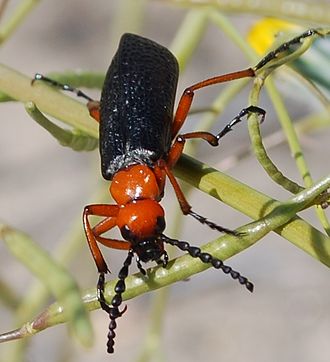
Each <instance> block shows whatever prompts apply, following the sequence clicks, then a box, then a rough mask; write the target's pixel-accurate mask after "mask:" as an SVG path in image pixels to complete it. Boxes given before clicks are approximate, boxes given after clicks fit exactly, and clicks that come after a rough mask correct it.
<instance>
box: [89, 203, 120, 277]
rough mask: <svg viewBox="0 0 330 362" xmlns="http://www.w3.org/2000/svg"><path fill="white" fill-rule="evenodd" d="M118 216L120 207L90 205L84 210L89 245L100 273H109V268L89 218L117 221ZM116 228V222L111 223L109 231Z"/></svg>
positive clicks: (103, 230)
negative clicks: (105, 218) (109, 218)
mask: <svg viewBox="0 0 330 362" xmlns="http://www.w3.org/2000/svg"><path fill="white" fill-rule="evenodd" d="M117 214H118V206H117V205H104V204H99V205H88V206H86V207H85V209H84V213H83V224H84V229H85V234H86V237H87V241H88V245H89V248H90V250H91V253H92V255H93V258H94V261H95V264H96V266H97V270H98V271H99V273H107V272H108V271H109V269H108V266H107V264H106V262H105V260H104V258H103V255H102V253H101V251H100V248H99V247H98V245H97V240H96V237H95V234H94V232H93V230H92V228H91V226H90V223H89V220H88V216H90V215H95V216H105V217H111V218H113V219H116V216H117ZM114 226H115V222H111V223H109V224H108V227H109V228H108V230H110V229H111V228H112V227H114ZM105 231H107V230H106V229H105V228H103V229H102V232H105Z"/></svg>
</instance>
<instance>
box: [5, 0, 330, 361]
mask: <svg viewBox="0 0 330 362" xmlns="http://www.w3.org/2000/svg"><path fill="white" fill-rule="evenodd" d="M18 3H19V1H14V0H12V1H9V3H8V5H7V9H6V11H5V13H4V14H3V15H2V16H3V18H2V19H0V21H5V19H6V18H7V17H10V15H11V12H12V11H13V10H14V9H15V7H16V6H17V5H18ZM189 11H190V9H189V8H188V7H183V6H182V7H180V6H178V5H177V4H175V2H168V1H142V0H135V1H134V0H132V1H120V0H110V1H109V0H94V1H92V2H91V1H88V0H71V1H56V2H55V1H51V0H44V1H41V2H39V4H38V5H37V6H36V7H35V8H34V9H33V11H32V12H31V13H30V14H29V15H28V16H27V18H26V19H25V21H24V23H23V24H22V25H21V26H20V27H19V28H18V29H17V30H16V31H15V33H14V34H13V35H12V36H11V38H10V39H9V40H8V41H6V42H5V43H4V44H3V46H2V47H1V49H0V54H1V57H0V58H1V62H2V63H4V64H6V65H9V66H10V67H12V68H14V69H16V70H18V71H19V72H21V73H24V74H26V75H28V76H30V77H33V75H34V74H35V73H36V72H40V73H42V74H47V73H48V72H64V71H66V70H77V69H79V70H90V71H99V72H105V71H106V69H107V68H108V66H109V64H110V61H111V58H112V55H113V54H114V51H115V49H116V47H117V44H118V40H119V38H120V35H121V34H122V33H123V32H126V31H132V32H138V33H139V34H141V35H144V36H146V37H148V38H151V39H153V40H155V41H157V42H158V43H160V44H162V45H164V46H167V47H170V46H171V44H172V42H173V39H174V38H175V35H176V33H177V31H178V29H179V28H180V26H181V24H182V22H183V20H184V19H185V17H186V16H187V14H188V12H189ZM256 13H257V12H256ZM229 19H230V21H231V22H232V23H233V24H234V25H235V27H236V28H237V29H238V31H239V32H240V33H242V34H246V33H247V32H248V30H249V28H250V27H251V26H252V24H254V22H255V21H256V20H258V19H259V17H258V16H256V15H253V14H251V12H250V13H249V14H243V13H238V12H236V13H232V14H229ZM0 24H1V23H0ZM311 25H312V26H315V23H312V22H310V20H309V22H306V24H304V28H305V29H307V28H308V27H309V26H311ZM244 36H245V35H244ZM324 41H326V40H324ZM327 44H328V46H329V42H328V43H327ZM250 65H251V64H249V61H248V60H247V59H246V57H245V56H244V55H243V54H242V52H241V51H240V50H239V49H238V48H237V47H236V46H235V45H234V44H233V43H232V42H231V41H230V40H229V39H228V38H227V37H226V35H225V34H224V33H223V32H222V31H221V30H220V29H219V28H218V27H216V26H215V25H214V24H211V23H210V24H209V25H208V26H207V27H206V30H205V33H204V34H203V36H202V38H201V41H200V43H199V45H198V47H197V48H196V50H195V52H194V54H193V56H192V57H191V59H190V60H189V62H188V64H187V66H186V69H185V71H184V72H183V73H182V74H181V76H180V80H179V86H178V96H179V95H180V94H181V92H182V90H183V89H184V88H185V87H187V86H188V85H191V84H193V83H195V82H198V81H200V80H202V79H205V78H209V77H211V76H214V75H218V74H223V73H226V72H231V71H235V70H239V69H243V68H246V67H248V66H250ZM328 69H329V68H328ZM278 87H279V90H280V92H281V94H282V96H283V97H284V98H285V103H286V105H287V107H288V110H289V112H290V115H291V116H292V118H293V119H300V118H303V117H304V116H307V115H309V114H312V113H314V112H315V113H317V112H320V111H321V110H322V105H321V104H320V102H319V101H318V100H317V99H316V98H315V97H314V96H312V95H311V94H310V93H309V90H308V89H307V88H306V87H304V86H302V85H301V83H299V82H297V81H292V79H290V78H289V77H285V75H284V76H283V75H279V82H278ZM248 89H250V88H248ZM220 90H221V86H219V87H212V89H207V90H202V91H200V92H199V93H198V94H197V95H196V97H195V100H194V108H195V109H198V108H205V107H206V108H207V107H208V106H210V104H211V103H212V100H213V99H214V97H215V96H216V95H217V94H218V93H219V91H220ZM87 93H88V94H91V95H92V96H93V97H95V98H96V99H98V97H99V94H100V92H99V91H97V90H92V91H90V90H89V91H87ZM264 93H265V92H263V96H262V99H261V103H260V105H261V106H262V107H263V108H264V109H266V110H267V116H266V121H265V122H264V123H263V125H262V133H263V135H264V137H267V136H268V135H271V134H274V133H276V132H277V131H278V130H279V128H280V126H279V124H278V120H277V119H276V115H275V113H274V111H273V109H272V106H271V103H270V102H269V100H268V98H267V96H266V95H265V94H264ZM247 96H248V93H247V92H242V93H240V94H239V96H238V97H236V98H235V101H233V102H231V103H230V105H229V106H228V108H227V109H226V110H225V111H224V112H223V113H222V114H221V117H220V116H219V118H218V120H217V122H216V124H215V125H214V126H213V128H212V129H213V131H214V132H216V131H217V130H220V129H221V128H222V127H223V126H224V125H225V124H226V123H227V122H228V121H229V120H230V119H231V118H233V117H234V116H235V115H236V114H238V113H239V111H240V110H241V109H242V108H243V107H245V106H246V105H247ZM0 114H1V116H0V117H1V127H2V129H1V133H0V155H1V156H0V185H1V187H0V205H1V207H0V219H1V220H4V221H5V222H6V223H8V224H9V225H12V226H13V227H15V228H17V229H20V230H24V231H25V232H26V233H28V234H29V235H30V236H31V237H32V238H33V239H34V240H35V241H36V242H37V243H38V244H39V245H41V246H42V247H43V248H44V249H45V250H47V251H48V252H49V253H51V254H52V253H53V252H54V250H55V249H56V247H57V245H58V244H59V242H60V241H61V242H63V238H65V236H66V235H67V233H68V232H69V231H70V229H71V228H72V225H73V224H75V223H76V224H77V223H78V224H79V222H80V218H81V213H82V210H83V207H84V206H85V205H86V204H89V203H93V202H94V201H95V195H96V194H97V193H98V191H97V190H99V188H100V187H101V188H102V187H106V186H107V184H106V183H105V182H103V181H102V180H101V175H100V170H99V164H98V161H99V156H98V152H97V150H96V151H93V152H75V151H73V150H71V149H69V148H64V147H61V146H60V145H59V144H58V143H57V142H56V140H54V139H53V138H52V137H51V136H50V135H49V134H48V133H47V132H46V131H45V130H44V129H42V128H41V127H40V126H39V125H38V124H37V123H35V122H34V121H33V120H32V119H31V118H30V117H29V116H28V115H27V113H26V112H25V110H24V107H23V105H22V104H21V103H18V102H9V103H3V104H1V109H0ZM199 117H201V116H200V115H195V116H193V117H191V118H190V119H189V120H188V121H187V123H186V126H185V129H186V130H193V129H194V126H195V125H196V123H197V122H198V120H199ZM329 136H330V130H329V127H328V128H324V129H322V130H319V131H317V130H316V131H314V132H310V133H308V134H307V133H305V134H304V135H303V136H302V138H301V143H302V146H303V149H304V154H305V157H306V159H307V162H308V165H309V167H310V170H311V173H312V176H313V178H314V179H315V180H317V179H318V178H320V177H321V176H324V174H325V171H326V170H327V169H328V167H327V166H329V154H330V142H329ZM249 144H250V139H249V137H248V131H247V127H246V125H245V124H242V125H240V126H238V127H237V128H235V131H234V132H232V133H231V134H230V135H229V136H228V137H227V138H225V139H224V140H223V143H222V145H221V147H219V148H217V149H213V148H212V149H210V147H207V146H206V145H200V147H199V154H198V156H197V158H198V159H200V160H201V161H203V162H206V163H208V164H210V165H212V166H214V167H215V168H219V169H221V170H226V172H228V174H230V175H231V176H233V177H234V178H237V179H238V180H240V181H242V182H244V183H247V184H248V185H250V186H251V187H253V188H256V189H257V190H259V191H262V192H264V193H266V194H267V195H270V196H271V197H273V198H277V199H280V200H285V199H287V198H289V197H290V194H289V193H288V192H286V191H284V190H283V189H282V188H281V187H279V186H278V185H276V184H275V183H274V182H272V181H271V180H270V179H269V177H268V176H267V175H266V174H265V173H264V171H263V169H262V168H261V167H260V165H259V164H258V162H257V161H256V159H255V157H254V156H253V155H251V156H249V157H244V158H243V159H242V160H240V161H239V162H231V161H229V160H231V158H230V156H233V155H237V154H245V155H248V153H249ZM269 154H270V156H271V158H272V159H273V161H274V162H275V164H276V165H278V166H279V168H280V169H281V171H282V172H283V173H284V174H285V175H287V176H289V177H291V178H293V179H294V180H296V181H297V182H299V183H301V180H300V178H299V174H298V172H297V170H296V167H295V164H294V160H293V159H292V158H291V156H290V152H289V149H288V146H287V144H286V143H285V142H284V143H281V142H279V143H278V144H277V145H276V146H274V147H272V148H271V149H270V150H269ZM100 184H101V186H100ZM189 201H190V203H191V205H192V206H193V208H194V209H195V210H196V211H197V212H198V213H200V214H202V215H205V216H207V217H208V218H210V219H211V220H213V221H216V222H218V223H219V224H221V225H224V226H226V227H228V228H235V227H238V226H240V225H243V224H244V223H247V222H249V221H250V220H249V219H248V218H247V217H245V216H243V215H241V214H239V213H238V212H236V211H235V210H233V209H231V208H229V207H226V206H225V205H222V204H220V203H219V202H217V201H215V200H214V199H212V198H211V197H209V196H207V195H205V194H203V193H201V192H199V191H193V192H190V193H189ZM163 205H164V207H165V209H166V211H167V225H168V230H171V229H170V227H171V220H172V223H173V222H174V221H173V218H176V215H177V212H178V204H177V201H176V199H175V197H174V194H173V192H172V190H171V189H170V188H168V189H167V193H166V197H165V199H164V202H163ZM301 216H302V217H303V218H305V219H306V220H308V222H310V223H312V224H313V225H315V226H316V227H317V228H320V225H319V222H318V221H317V219H316V217H315V212H314V211H313V210H312V209H310V210H308V211H305V212H303V213H301ZM171 218H172V219H171ZM180 220H181V221H182V224H181V226H182V231H181V234H180V235H181V236H180V237H181V238H183V239H184V240H189V241H190V242H191V243H192V244H193V245H201V244H204V243H206V242H207V241H210V240H212V239H215V238H216V237H217V233H215V232H214V231H211V230H208V229H206V228H205V227H203V226H202V225H200V224H199V223H197V222H195V221H194V220H190V219H189V218H185V217H183V216H182V217H181V219H180ZM171 232H173V236H175V235H174V231H172V230H171ZM167 234H169V232H168V233H167ZM170 236H172V235H170ZM104 255H105V256H106V259H107V260H109V263H110V268H111V270H112V271H113V273H114V275H115V274H116V272H117V271H118V270H119V268H120V267H121V265H122V262H123V260H124V258H125V254H123V253H122V252H118V251H114V250H104ZM228 263H229V264H230V265H231V266H232V267H233V268H235V269H237V270H239V271H240V272H241V273H242V274H243V275H246V276H248V277H249V279H250V280H252V281H253V282H254V284H255V292H254V293H253V295H250V293H247V292H246V290H245V288H240V287H239V286H237V283H235V282H233V281H232V280H230V278H227V277H225V276H224V275H223V274H222V273H221V272H218V271H215V270H211V269H209V270H208V271H206V272H204V273H201V274H199V275H196V276H194V277H192V278H191V279H190V280H189V281H187V282H180V283H177V284H175V285H173V286H172V287H171V288H170V291H169V295H168V300H167V306H166V311H165V315H164V322H163V328H162V333H163V334H162V338H161V347H160V350H159V351H158V352H157V353H156V356H154V357H153V358H152V359H151V360H154V361H182V362H185V361H201V360H207V361H227V362H231V361H254V362H264V361H269V362H273V361H274V362H275V361H283V362H289V361H300V362H311V361H313V362H326V361H328V360H329V355H330V347H329V343H328V340H329V335H330V312H329V303H330V288H329V273H328V270H327V267H326V266H325V265H323V264H321V263H320V262H318V261H317V260H314V259H313V258H311V257H310V256H309V255H307V254H306V253H304V252H303V251H301V250H300V249H298V248H297V247H295V246H293V245H292V244H290V243H289V242H288V241H287V240H285V239H282V238H281V237H279V236H278V235H276V234H275V233H271V234H269V235H267V236H266V237H265V238H264V239H262V240H260V242H258V243H257V244H256V245H255V246H253V247H251V248H249V249H248V250H246V251H244V252H243V253H240V254H239V255H237V256H235V257H234V258H232V259H230V260H229V261H228ZM67 267H68V269H69V270H70V271H71V273H72V274H73V275H74V277H75V279H76V281H77V283H78V284H79V286H80V287H81V288H82V290H84V289H86V288H91V287H94V286H95V283H96V280H97V272H96V268H95V265H94V262H93V260H92V257H91V255H90V253H89V250H88V248H87V244H86V242H85V240H84V238H83V237H82V238H81V248H80V249H79V250H78V251H77V255H76V257H75V258H73V260H72V262H71V263H70V264H69V265H68V266H67ZM134 268H135V267H133V268H132V272H134V271H135V269H134ZM0 274H1V280H3V281H6V282H7V283H10V285H11V287H12V288H13V289H14V290H15V291H16V292H17V293H18V295H19V296H20V297H21V298H23V297H24V295H25V293H26V292H27V290H28V289H29V287H30V285H34V283H35V279H34V277H33V276H32V275H31V274H30V273H29V271H27V269H25V268H24V266H23V265H21V264H20V263H19V262H18V261H17V260H16V259H15V258H14V257H12V255H11V254H10V253H9V252H8V250H7V249H6V247H5V246H4V244H3V243H1V244H0ZM155 294H156V293H150V294H148V295H143V296H141V297H138V298H135V299H133V300H130V301H128V302H127V305H128V311H127V313H126V314H125V316H124V317H123V318H121V319H120V320H119V322H118V329H117V337H116V347H115V354H114V355H113V356H108V355H107V354H106V349H105V344H106V334H107V329H108V317H107V316H106V315H105V313H104V312H102V311H95V312H93V313H91V319H92V323H93V327H94V332H95V344H94V346H93V347H92V348H90V349H86V348H84V347H82V346H81V345H79V344H78V343H77V342H76V341H75V340H74V339H72V338H68V336H70V333H69V331H68V329H67V326H66V325H58V326H56V327H53V328H49V329H48V330H45V331H43V332H41V333H39V334H37V335H36V336H34V337H33V338H32V339H31V340H30V343H29V345H28V347H27V349H26V351H25V352H24V356H23V358H22V360H24V361H33V362H43V361H45V360H47V361H48V362H57V361H80V362H83V361H90V360H94V361H104V360H106V359H110V358H111V360H112V361H136V360H138V356H139V354H140V353H141V350H142V349H143V345H144V341H145V334H146V332H147V330H148V325H149V323H150V310H151V305H152V299H153V297H154V295H155ZM51 302H52V300H51V299H50V300H48V301H47V304H46V305H45V306H47V305H48V304H49V303H51ZM40 311H42V309H41V310H40ZM0 321H1V323H0V326H1V328H0V332H1V333H2V332H5V331H7V330H10V329H12V328H14V327H15V326H14V325H13V321H14V318H13V316H12V311H11V310H10V308H6V307H5V306H3V305H0ZM14 343H16V342H10V343H8V344H3V345H0V360H1V361H5V362H8V361H9V360H10V358H11V357H10V358H9V356H13V354H11V352H10V349H12V348H13V345H14ZM16 360H17V361H18V360H19V359H16ZM141 360H146V359H144V358H142V359H141ZM13 361H14V359H13Z"/></svg>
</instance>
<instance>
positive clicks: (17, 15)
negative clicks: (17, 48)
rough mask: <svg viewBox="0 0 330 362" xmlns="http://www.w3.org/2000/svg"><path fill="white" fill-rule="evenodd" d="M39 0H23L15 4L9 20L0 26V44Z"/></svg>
mask: <svg viewBox="0 0 330 362" xmlns="http://www.w3.org/2000/svg"><path fill="white" fill-rule="evenodd" d="M39 2H40V0H23V1H21V3H20V4H19V5H18V6H17V8H16V9H15V11H14V13H13V14H12V15H11V16H10V18H9V20H8V21H7V22H6V23H5V24H4V25H3V26H1V27H0V44H2V43H4V42H5V41H6V40H8V39H9V38H10V36H11V35H12V33H13V32H14V31H15V30H16V29H17V28H18V27H19V26H20V25H21V24H22V22H23V21H24V19H25V18H26V16H27V15H28V14H29V13H30V11H32V10H33V8H34V7H35V6H36V5H38V3H39Z"/></svg>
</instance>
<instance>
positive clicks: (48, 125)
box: [25, 102, 99, 151]
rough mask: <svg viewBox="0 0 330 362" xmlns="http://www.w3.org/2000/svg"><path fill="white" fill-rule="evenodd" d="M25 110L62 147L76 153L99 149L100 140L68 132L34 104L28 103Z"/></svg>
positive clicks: (76, 132)
mask: <svg viewBox="0 0 330 362" xmlns="http://www.w3.org/2000/svg"><path fill="white" fill-rule="evenodd" d="M25 109H26V111H27V112H28V114H29V115H30V116H31V117H32V119H34V120H35V121H36V122H37V123H38V124H39V125H40V126H41V127H42V128H44V129H45V130H46V131H48V132H49V133H50V134H51V135H52V136H53V137H54V138H55V139H56V140H57V141H58V142H59V143H60V144H61V145H62V146H64V147H70V148H72V149H73V150H75V151H92V150H95V149H96V148H97V147H98V144H99V142H98V139H97V138H95V137H91V136H88V135H86V134H84V133H83V132H81V131H79V130H74V131H70V130H66V129H63V128H61V127H59V126H57V125H56V124H55V123H53V122H51V121H50V120H49V119H48V118H46V117H45V116H44V115H43V114H42V113H41V112H40V111H39V110H38V108H37V107H36V105H35V104H34V103H33V102H27V103H26V104H25Z"/></svg>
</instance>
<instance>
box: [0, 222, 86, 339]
mask: <svg viewBox="0 0 330 362" xmlns="http://www.w3.org/2000/svg"><path fill="white" fill-rule="evenodd" d="M0 237H1V239H3V240H4V242H5V244H6V246H7V248H8V249H9V250H10V252H11V253H12V254H13V255H14V256H15V257H16V258H17V259H18V260H20V261H21V262H22V263H23V264H24V265H25V266H26V267H27V268H28V269H29V270H30V271H31V272H32V273H33V274H35V275H36V277H37V278H38V279H40V280H41V281H42V282H43V284H44V285H45V286H46V287H47V288H48V289H49V291H50V292H51V293H52V294H53V295H54V296H55V297H56V299H57V300H58V301H60V303H61V304H62V306H63V311H64V314H65V315H66V318H67V319H68V320H70V322H71V323H70V325H71V327H72V330H73V331H74V333H75V335H76V336H77V337H78V339H79V340H80V341H81V343H83V344H84V345H86V346H88V345H90V344H91V342H92V327H91V324H90V321H89V316H88V314H87V313H86V310H85V308H84V306H83V305H82V302H81V297H80V293H79V290H78V287H77V285H76V283H75V282H74V280H73V279H72V278H71V276H70V275H69V274H68V272H67V271H66V270H64V268H62V267H61V266H60V265H59V264H57V263H56V262H54V261H53V259H52V258H51V257H50V256H49V255H48V254H47V253H46V252H45V251H44V250H42V249H41V248H40V247H39V246H38V245H37V244H35V243H34V242H33V240H32V239H31V238H30V237H28V236H27V235H26V234H24V233H22V232H20V231H18V230H15V229H13V228H11V227H9V226H7V225H5V224H0ZM29 332H30V333H32V334H33V333H34V332H35V331H34V330H33V328H32V329H31V330H30V331H29Z"/></svg>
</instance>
